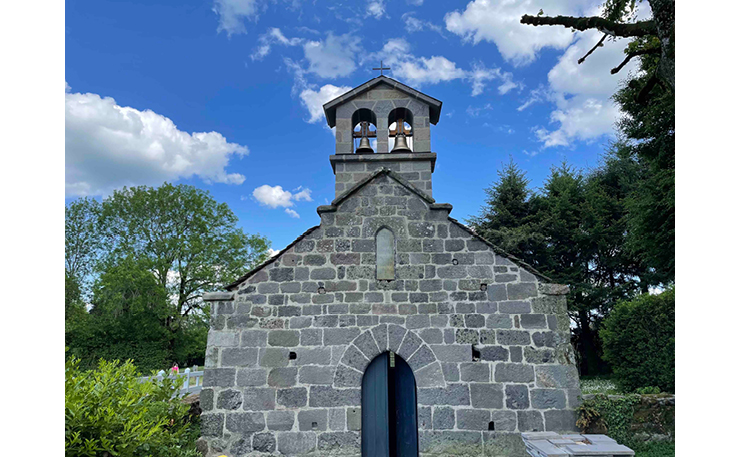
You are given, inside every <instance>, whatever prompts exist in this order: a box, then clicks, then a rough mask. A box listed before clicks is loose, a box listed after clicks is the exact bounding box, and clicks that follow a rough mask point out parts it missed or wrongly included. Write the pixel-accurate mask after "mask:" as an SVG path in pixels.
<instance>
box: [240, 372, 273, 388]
mask: <svg viewBox="0 0 740 457" xmlns="http://www.w3.org/2000/svg"><path fill="white" fill-rule="evenodd" d="M266 382H267V370H265V369H264V368H241V369H239V370H237V372H236V385H237V386H239V387H246V386H262V385H265V383H266Z"/></svg>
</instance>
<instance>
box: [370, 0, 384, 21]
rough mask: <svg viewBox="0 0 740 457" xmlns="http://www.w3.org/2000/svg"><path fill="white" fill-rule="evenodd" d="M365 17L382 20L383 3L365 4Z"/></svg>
mask: <svg viewBox="0 0 740 457" xmlns="http://www.w3.org/2000/svg"><path fill="white" fill-rule="evenodd" d="M365 16H372V17H374V18H375V19H382V18H383V16H385V2H384V1H383V0H373V1H371V2H370V3H368V4H367V11H366V12H365Z"/></svg>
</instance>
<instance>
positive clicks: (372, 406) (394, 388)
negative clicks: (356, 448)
mask: <svg viewBox="0 0 740 457" xmlns="http://www.w3.org/2000/svg"><path fill="white" fill-rule="evenodd" d="M362 455H363V456H364V457H417V456H418V455H419V446H418V429H417V422H416V380H415V379H414V372H413V371H412V370H411V367H410V366H409V365H408V364H407V363H406V362H405V361H404V360H403V359H402V358H401V357H399V356H398V355H395V354H391V353H389V352H384V353H382V354H380V355H379V356H377V357H376V358H375V359H373V361H372V362H370V365H368V367H367V369H366V370H365V374H364V376H363V378H362Z"/></svg>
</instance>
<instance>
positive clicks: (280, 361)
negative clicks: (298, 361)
mask: <svg viewBox="0 0 740 457" xmlns="http://www.w3.org/2000/svg"><path fill="white" fill-rule="evenodd" d="M289 353H290V351H289V350H288V349H278V348H264V349H260V355H259V357H260V362H259V363H260V366H263V367H268V368H277V367H287V366H288V361H289V358H288V355H289Z"/></svg>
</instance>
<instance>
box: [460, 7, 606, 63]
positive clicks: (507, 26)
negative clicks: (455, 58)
mask: <svg viewBox="0 0 740 457" xmlns="http://www.w3.org/2000/svg"><path fill="white" fill-rule="evenodd" d="M598 3H600V1H599V2H596V1H594V0H507V1H499V0H474V1H472V2H470V3H468V4H467V6H466V7H465V9H464V10H462V11H452V12H449V13H447V14H446V15H445V26H446V28H447V30H448V31H450V32H452V33H455V34H457V35H459V36H461V37H462V38H463V39H464V40H465V41H470V42H472V43H474V44H478V43H479V42H481V41H488V42H491V43H495V44H496V47H497V48H498V50H499V52H500V53H501V55H502V56H503V57H504V59H506V60H507V61H509V62H511V63H513V64H514V65H523V64H527V63H530V62H531V61H533V60H534V59H535V57H536V55H537V51H539V50H540V49H542V48H545V47H552V48H555V49H565V48H566V47H567V46H568V45H569V44H570V43H571V42H572V41H573V36H574V35H573V33H572V32H571V31H570V30H569V29H566V28H565V27H534V26H531V25H524V24H521V23H520V22H519V20H520V19H521V17H522V15H524V14H532V15H536V14H537V13H538V12H539V11H540V9H542V10H543V11H544V13H545V14H546V15H548V16H557V15H560V14H562V15H578V14H583V12H584V11H585V10H587V9H590V8H592V7H593V5H594V4H598Z"/></svg>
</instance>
